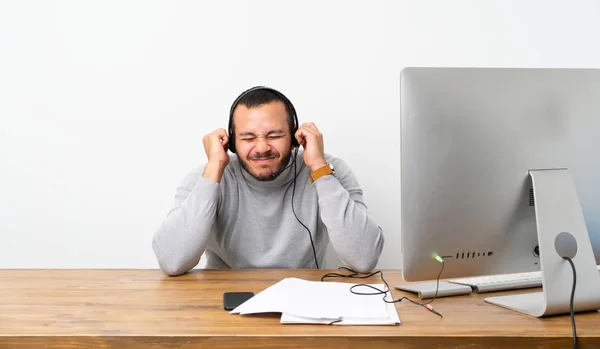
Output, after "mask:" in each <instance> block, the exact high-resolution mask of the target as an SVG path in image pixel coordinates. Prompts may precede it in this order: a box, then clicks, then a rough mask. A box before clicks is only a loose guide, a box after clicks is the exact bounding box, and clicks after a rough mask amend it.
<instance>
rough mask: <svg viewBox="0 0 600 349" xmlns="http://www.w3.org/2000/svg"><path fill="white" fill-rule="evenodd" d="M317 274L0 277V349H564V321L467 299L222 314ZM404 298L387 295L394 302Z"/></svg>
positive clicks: (391, 276)
mask: <svg viewBox="0 0 600 349" xmlns="http://www.w3.org/2000/svg"><path fill="white" fill-rule="evenodd" d="M325 272H326V271H324V270H242V271H232V270H229V271H216V270H203V271H195V272H192V273H189V274H186V275H183V276H178V277H168V276H165V275H164V274H162V273H161V272H160V271H158V270H0V348H2V349H5V348H6V349H8V348H10V349H20V348H44V349H50V348H61V349H62V348H69V349H79V348H138V349H141V348H182V349H195V348H225V347H227V348H232V347H233V348H242V347H243V348H247V347H250V348H275V347H278V348H281V347H292V348H300V347H326V348H333V347H336V348H337V347H342V348H346V347H356V348H386V349H389V348H467V347H468V348H516V347H523V348H570V347H571V346H572V338H571V325H570V321H569V317H568V316H557V317H551V318H545V319H538V318H534V317H529V316H525V315H521V314H519V313H516V312H513V311H510V310H505V309H502V308H499V307H496V306H493V305H490V304H487V303H484V301H483V298H484V297H483V296H480V295H474V294H473V295H468V296H459V297H449V298H440V299H437V300H436V301H435V302H434V305H435V308H436V310H438V311H439V312H441V313H442V314H443V315H444V318H443V319H442V318H439V317H438V316H435V315H434V314H432V313H430V312H428V311H426V310H425V309H423V308H422V307H419V306H415V305H412V304H410V303H408V302H402V303H399V304H397V309H398V312H399V315H400V319H401V321H402V324H401V325H399V326H328V325H282V324H280V323H279V316H278V315H270V316H267V315H263V316H240V315H229V314H228V312H227V311H225V310H223V303H222V295H223V292H224V291H253V292H255V293H258V292H260V291H261V290H263V289H265V288H266V287H268V286H270V285H272V284H274V283H276V282H277V281H279V280H281V279H283V278H285V277H290V276H294V277H299V278H303V279H306V280H319V279H320V277H321V276H322V275H323V274H324V273H325ZM384 276H385V278H386V280H387V281H388V282H389V284H390V286H392V287H393V285H395V284H398V283H401V282H402V281H401V280H402V278H401V274H400V272H398V271H385V272H384ZM335 281H341V279H339V280H338V279H335ZM355 281H356V280H355ZM372 282H373V283H379V282H380V281H379V278H374V279H373V281H372ZM538 290H539V289H538ZM406 294H407V293H405V292H402V291H398V290H394V291H393V295H394V298H398V297H400V296H401V295H406ZM575 319H576V322H577V331H578V335H579V345H580V348H600V314H599V313H598V312H591V313H583V314H577V315H576V317H575Z"/></svg>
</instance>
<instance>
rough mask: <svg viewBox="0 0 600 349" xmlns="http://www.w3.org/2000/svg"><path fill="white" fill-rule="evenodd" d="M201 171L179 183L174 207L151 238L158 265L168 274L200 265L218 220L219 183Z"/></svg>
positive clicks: (196, 171) (194, 172) (177, 273)
mask: <svg viewBox="0 0 600 349" xmlns="http://www.w3.org/2000/svg"><path fill="white" fill-rule="evenodd" d="M202 170H203V169H198V170H195V171H193V172H191V173H190V174H188V175H187V176H186V177H185V179H184V180H183V182H182V183H181V184H180V185H179V187H178V188H177V191H176V193H175V201H174V205H173V208H172V209H171V210H170V211H169V213H168V214H167V217H166V218H165V220H164V221H163V223H162V225H161V226H160V227H159V229H158V230H157V231H156V232H155V234H154V238H153V240H152V248H153V250H154V253H155V255H156V258H157V259H158V264H159V266H160V268H161V270H162V271H163V272H165V273H166V274H168V275H172V276H175V275H181V274H184V273H186V272H187V271H189V270H190V269H192V268H194V267H195V266H196V265H197V264H198V262H199V261H200V257H201V256H202V254H203V253H204V250H205V249H206V245H207V244H208V238H209V236H210V233H211V231H212V228H213V225H214V223H215V220H216V216H217V207H218V203H219V184H218V183H215V182H213V181H211V180H210V179H206V178H204V177H202Z"/></svg>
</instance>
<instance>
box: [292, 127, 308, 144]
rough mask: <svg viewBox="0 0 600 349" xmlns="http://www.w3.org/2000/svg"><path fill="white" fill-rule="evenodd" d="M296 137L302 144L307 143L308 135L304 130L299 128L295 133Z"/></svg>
mask: <svg viewBox="0 0 600 349" xmlns="http://www.w3.org/2000/svg"><path fill="white" fill-rule="evenodd" d="M294 138H296V140H297V141H298V144H300V145H301V146H304V145H305V144H306V137H305V135H304V132H303V130H301V129H298V131H296V133H295V134H294Z"/></svg>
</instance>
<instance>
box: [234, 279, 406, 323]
mask: <svg viewBox="0 0 600 349" xmlns="http://www.w3.org/2000/svg"><path fill="white" fill-rule="evenodd" d="M353 285H354V284H350V283H343V282H319V281H306V280H302V279H297V278H286V279H283V280H281V281H280V282H278V283H276V284H275V285H273V286H270V287H269V288H267V289H265V290H264V291H262V292H260V293H258V294H256V295H255V296H254V297H252V298H251V299H250V300H248V301H246V302H245V303H244V304H242V305H240V306H239V307H237V308H235V309H234V310H232V311H231V312H230V314H240V315H245V314H256V313H281V323H297V324H300V323H302V324H306V323H310V324H335V325H398V324H400V318H399V317H398V312H397V311H396V307H395V305H394V304H393V303H386V302H384V301H383V295H382V294H377V295H357V294H354V293H352V292H351V291H350V287H352V286H353ZM372 286H374V287H377V288H378V289H380V290H383V287H384V286H383V284H375V285H372ZM354 291H358V292H365V293H367V292H374V290H373V289H371V288H368V287H364V286H363V287H361V286H359V287H357V288H355V289H354ZM386 299H388V300H391V298H390V296H389V294H388V295H386Z"/></svg>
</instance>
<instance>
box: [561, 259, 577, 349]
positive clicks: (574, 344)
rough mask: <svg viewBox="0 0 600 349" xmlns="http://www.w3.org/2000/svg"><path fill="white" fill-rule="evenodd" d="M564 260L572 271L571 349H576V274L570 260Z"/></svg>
mask: <svg viewBox="0 0 600 349" xmlns="http://www.w3.org/2000/svg"><path fill="white" fill-rule="evenodd" d="M563 258H564V259H566V260H567V261H568V262H569V264H571V269H572V270H573V288H572V289H571V304H570V307H571V327H572V328H573V348H574V349H577V328H576V326H575V309H574V307H573V303H574V301H575V286H576V285H577V272H576V271H575V264H573V261H572V260H571V258H568V257H563Z"/></svg>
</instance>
